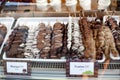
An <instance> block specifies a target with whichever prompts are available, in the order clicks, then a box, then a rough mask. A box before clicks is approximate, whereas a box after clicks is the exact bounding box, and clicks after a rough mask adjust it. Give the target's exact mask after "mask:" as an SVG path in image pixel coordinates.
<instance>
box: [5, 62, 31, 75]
mask: <svg viewBox="0 0 120 80" xmlns="http://www.w3.org/2000/svg"><path fill="white" fill-rule="evenodd" d="M4 74H5V75H27V76H30V75H31V66H30V61H18V60H6V61H4Z"/></svg>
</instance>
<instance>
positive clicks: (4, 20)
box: [0, 17, 15, 54]
mask: <svg viewBox="0 0 120 80" xmlns="http://www.w3.org/2000/svg"><path fill="white" fill-rule="evenodd" d="M14 21H15V19H14V18H13V17H0V23H1V24H4V25H5V26H6V28H7V34H6V35H5V38H4V41H3V43H2V45H1V46H0V54H1V52H2V49H3V47H4V44H5V42H6V40H7V38H8V36H9V31H10V30H11V28H12V26H13V24H14Z"/></svg>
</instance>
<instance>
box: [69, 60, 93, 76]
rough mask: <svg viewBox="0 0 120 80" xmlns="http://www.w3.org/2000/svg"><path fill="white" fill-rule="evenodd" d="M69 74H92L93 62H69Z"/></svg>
mask: <svg viewBox="0 0 120 80" xmlns="http://www.w3.org/2000/svg"><path fill="white" fill-rule="evenodd" d="M70 75H94V62H70Z"/></svg>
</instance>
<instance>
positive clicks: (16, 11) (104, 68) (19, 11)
mask: <svg viewBox="0 0 120 80" xmlns="http://www.w3.org/2000/svg"><path fill="white" fill-rule="evenodd" d="M44 1H45V0H44ZM50 1H51V0H47V2H48V4H47V5H43V3H42V4H38V3H37V1H36V0H8V1H7V0H1V2H0V3H1V6H0V10H1V13H0V17H1V18H5V17H13V18H14V23H13V25H12V27H11V30H10V31H12V30H14V28H16V26H18V25H19V26H20V25H26V26H31V25H32V26H37V25H38V23H41V22H43V23H45V24H46V25H52V26H54V23H55V22H61V23H63V24H66V25H67V24H68V23H69V20H70V18H71V16H72V18H73V19H72V20H74V22H75V20H77V21H79V20H81V18H83V17H86V18H90V20H91V21H92V20H94V19H95V18H99V19H102V24H105V21H107V19H109V16H110V17H111V16H117V18H116V17H113V18H115V20H116V21H118V25H119V24H120V21H119V20H120V12H119V0H111V4H110V6H109V7H108V8H107V10H97V5H98V3H97V0H91V1H92V3H91V10H83V8H82V7H81V6H80V1H79V0H77V3H76V6H75V8H73V7H71V6H67V5H66V1H65V0H61V6H59V4H57V5H55V6H53V5H52V3H50ZM53 1H54V0H53ZM56 1H57V0H56ZM68 1H69V0H68ZM93 1H94V2H93ZM58 3H59V2H58ZM40 5H42V6H40ZM59 8H60V9H59ZM106 15H107V18H105V19H104V16H106ZM103 21H104V22H103ZM81 24H82V23H81ZM79 25H80V23H79ZM119 26H120V25H119ZM29 28H31V29H33V28H32V27H29ZM10 31H9V32H8V35H7V37H6V38H5V41H4V44H3V46H6V45H7V41H8V39H9V36H10V35H11V33H12V32H10ZM66 31H67V30H66ZM28 32H29V31H28ZM94 34H95V33H94ZM94 34H93V35H94ZM52 35H53V33H52ZM87 39H89V38H87ZM51 41H53V40H51ZM58 42H59V41H58ZM53 43H55V42H53ZM63 43H64V42H62V44H63ZM106 43H107V42H106ZM92 45H93V44H92ZM92 45H91V47H92ZM4 49H5V47H4V48H3V50H2V51H0V79H1V80H5V79H8V80H9V79H12V80H17V79H23V80H24V79H25V80H33V79H34V80H80V79H81V80H93V79H94V80H111V79H114V80H119V79H120V58H119V57H117V58H115V57H111V58H110V59H104V57H105V55H104V57H103V56H102V59H101V60H96V61H95V62H97V63H98V64H97V66H98V76H97V77H88V76H86V75H83V76H82V77H66V69H67V68H66V65H67V62H66V61H67V60H70V59H74V57H71V56H73V55H74V54H72V53H71V52H68V53H71V55H69V54H62V53H63V52H62V53H61V54H62V55H64V56H65V59H64V57H63V56H62V57H61V55H59V54H58V55H57V59H54V58H52V59H51V55H52V54H49V55H50V58H46V57H44V58H40V59H39V58H35V57H34V58H32V59H31V58H27V59H25V58H23V57H22V58H21V57H20V58H17V57H8V55H7V54H6V53H5V51H4ZM53 52H54V50H53V51H52V52H51V53H53ZM119 54H120V53H119ZM44 56H45V55H44ZM54 56H56V55H54ZM77 56H78V55H77ZM55 58H56V57H55ZM81 58H83V57H80V59H81ZM76 59H78V58H76V56H75V60H76ZM11 60H13V61H17V60H18V61H21V60H23V61H29V62H30V67H31V75H30V76H25V75H23V76H22V75H6V74H4V73H5V61H11ZM85 60H86V59H85ZM87 60H89V58H87ZM90 60H91V59H90ZM91 61H92V60H91ZM83 62H84V60H83ZM93 62H94V61H93Z"/></svg>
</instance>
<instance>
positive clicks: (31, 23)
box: [3, 17, 105, 63]
mask: <svg viewBox="0 0 120 80" xmlns="http://www.w3.org/2000/svg"><path fill="white" fill-rule="evenodd" d="M88 19H89V20H92V19H93V17H92V18H90V17H88ZM74 20H79V17H73V21H74ZM68 21H69V17H21V18H18V19H17V22H16V24H15V26H14V27H17V25H26V26H28V27H31V28H32V27H36V26H38V24H39V23H41V22H43V23H45V24H46V25H48V24H50V25H51V26H52V25H54V23H55V22H61V23H64V24H67V23H68ZM11 32H12V30H11V31H9V34H8V36H9V35H10V34H11ZM8 36H7V38H8ZM3 60H29V61H37V62H57V63H58V62H66V59H27V58H7V56H6V53H5V52H4V54H3ZM104 61H105V56H103V59H102V60H98V62H99V63H102V62H104Z"/></svg>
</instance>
